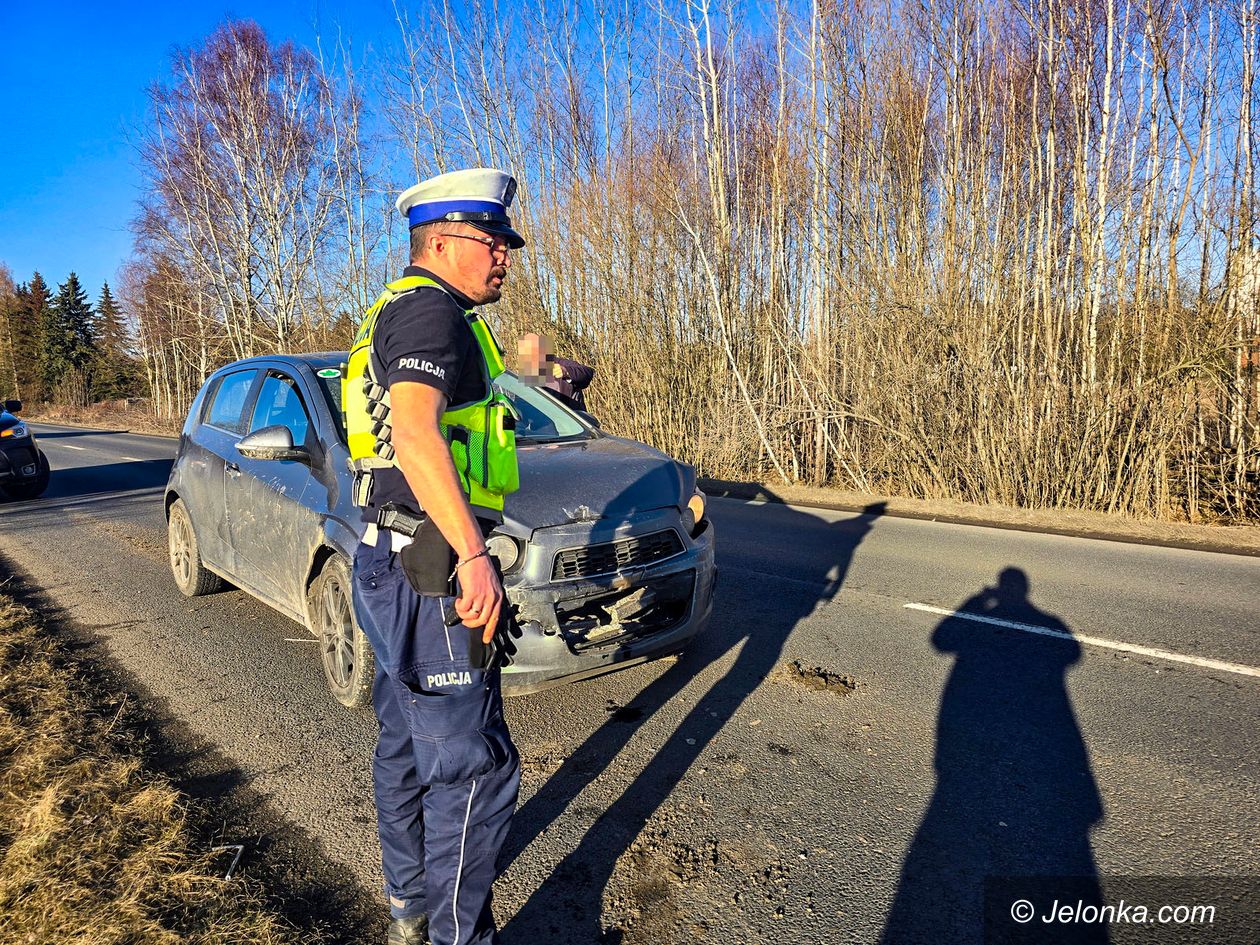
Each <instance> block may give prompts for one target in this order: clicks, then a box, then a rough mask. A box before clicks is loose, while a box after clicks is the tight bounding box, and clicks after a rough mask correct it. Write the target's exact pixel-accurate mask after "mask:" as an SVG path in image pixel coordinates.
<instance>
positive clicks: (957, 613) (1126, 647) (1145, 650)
mask: <svg viewBox="0 0 1260 945" xmlns="http://www.w3.org/2000/svg"><path fill="white" fill-rule="evenodd" d="M904 606H905V608H906V609H907V610H921V611H923V612H924V613H927V614H940V615H941V616H943V617H959V618H961V619H963V620H974V621H975V622H976V623H989V624H993V625H994V626H996V627H1007V628H1008V629H1010V630H1023V631H1024V632H1025V633H1036V634H1039V635H1040V636H1043V637H1055V638H1057V639H1060V640H1076V641H1077V642H1078V643H1086V644H1089V645H1090V646H1101V647H1103V648H1104V649H1108V650H1118V651H1119V652H1121V653H1132V654H1134V655H1135V656H1149V657H1152V658H1154V659H1157V660H1168V661H1169V662H1172V663H1185V664H1186V665H1187V666H1199V667H1201V668H1203V669H1215V670H1218V671H1219V672H1222V673H1237V674H1239V675H1240V676H1255V677H1256V678H1258V679H1260V669H1258V668H1256V667H1255V666H1244V665H1243V664H1242V663H1226V662H1225V661H1223V660H1210V659H1206V658H1204V657H1202V656H1185V655H1184V654H1181V653H1170V652H1168V651H1167V650H1156V649H1153V648H1152V647H1149V646H1138V645H1137V644H1136V643H1118V642H1116V641H1115V640H1104V639H1103V638H1102V637H1090V636H1086V635H1085V634H1083V633H1064V632H1063V631H1062V630H1051V629H1050V628H1049V627H1037V626H1034V625H1032V624H1030V623H1016V622H1015V621H1014V620H999V619H998V618H997V617H983V616H981V615H980V614H969V613H966V612H965V611H961V610H945V609H943V608H941V607H929V606H928V605H927V604H905V605H904Z"/></svg>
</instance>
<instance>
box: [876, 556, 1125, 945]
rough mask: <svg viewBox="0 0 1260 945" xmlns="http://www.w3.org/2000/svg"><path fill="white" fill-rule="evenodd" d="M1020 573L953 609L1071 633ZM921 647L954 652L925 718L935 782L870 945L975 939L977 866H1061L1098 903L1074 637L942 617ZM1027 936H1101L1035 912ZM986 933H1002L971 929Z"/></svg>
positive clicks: (1097, 802) (1099, 810)
mask: <svg viewBox="0 0 1260 945" xmlns="http://www.w3.org/2000/svg"><path fill="white" fill-rule="evenodd" d="M1028 590H1029V581H1028V576H1027V574H1025V573H1024V572H1023V571H1022V570H1020V569H1019V568H1014V567H1008V568H1004V569H1003V570H1002V572H1001V573H1000V574H999V575H998V579H997V583H996V585H995V586H993V587H986V588H984V589H983V590H981V591H980V593H978V594H976V595H974V596H973V597H971V598H969V599H968V600H967V601H966V602H965V603H964V604H963V605H962V606H961V607H960V608H958V612H959V613H960V614H963V613H965V614H975V615H977V616H981V617H985V618H989V619H993V620H1002V621H1007V622H1013V623H1020V624H1027V625H1031V626H1035V627H1044V628H1047V629H1050V630H1053V631H1056V632H1058V633H1060V634H1065V635H1067V636H1069V637H1070V636H1071V630H1070V629H1069V628H1068V627H1067V625H1065V624H1064V623H1063V622H1062V621H1061V620H1059V619H1058V618H1057V617H1055V616H1054V615H1052V614H1048V613H1046V612H1044V611H1041V610H1038V609H1037V608H1036V607H1035V606H1034V605H1033V604H1032V603H1031V601H1029V599H1028ZM932 645H933V646H934V647H935V648H936V649H937V650H938V651H939V652H941V653H943V654H950V655H953V657H954V666H953V669H952V670H951V671H950V675H949V679H948V681H947V682H946V684H945V688H944V691H943V693H942V695H941V705H940V711H939V714H938V716H937V728H936V758H935V767H936V787H935V791H934V793H933V795H932V799H931V802H930V803H929V805H928V808H927V812H926V813H925V814H924V816H923V821H922V823H920V825H919V829H918V831H917V832H916V833H915V836H914V839H913V840H912V841H911V843H910V846H909V849H908V851H907V853H906V858H905V862H904V863H903V865H902V870H901V877H900V881H899V883H898V886H897V892H896V895H895V898H894V900H893V904H892V908H891V909H890V910H889V913H888V917H887V920H886V923H885V926H884V933H883V936H882V938H881V942H883V943H884V945H915V943H920V942H922V943H929V942H930V943H937V942H940V941H942V940H955V941H956V940H964V941H978V940H980V938H981V929H982V925H983V922H984V917H983V908H982V907H983V897H984V886H985V879H986V877H994V878H998V877H1023V876H1072V877H1079V878H1080V881H1079V882H1078V883H1076V884H1075V887H1074V888H1076V889H1078V890H1082V895H1083V896H1084V899H1085V901H1086V903H1087V904H1088V903H1089V901H1090V899H1091V898H1092V899H1093V902H1094V903H1095V904H1097V903H1099V902H1101V891H1100V888H1099V883H1098V870H1097V865H1096V863H1095V861H1094V854H1093V850H1092V848H1091V845H1090V837H1089V834H1090V830H1091V829H1092V828H1093V827H1094V826H1095V825H1096V824H1098V823H1099V822H1101V820H1102V819H1103V805H1102V798H1101V796H1100V794H1099V791H1098V786H1097V784H1096V783H1095V781H1094V776H1093V772H1092V768H1091V765H1090V760H1089V752H1088V750H1087V748H1086V746H1085V741H1084V738H1083V737H1082V735H1081V730H1080V727H1079V726H1078V725H1077V721H1076V713H1075V712H1074V711H1073V708H1072V701H1071V698H1070V697H1069V695H1068V691H1067V685H1066V674H1067V671H1068V669H1069V668H1070V667H1071V666H1072V665H1074V664H1075V663H1077V662H1078V661H1079V660H1080V658H1081V646H1080V644H1079V643H1077V642H1076V641H1075V640H1074V639H1063V638H1053V637H1051V638H1048V637H1046V636H1042V635H1037V636H1034V635H1031V634H1028V633H1025V632H1023V631H1020V630H1017V629H1007V628H1004V627H1001V626H997V625H993V624H989V625H985V624H984V623H982V622H976V621H973V620H968V619H966V618H965V617H962V616H951V617H947V618H946V619H944V620H942V621H941V622H940V624H938V625H937V627H936V629H935V630H934V632H933V633H932ZM1035 931H1036V933H1037V935H1038V936H1039V937H1038V939H1037V940H1038V941H1043V942H1052V941H1059V940H1060V939H1057V938H1055V936H1056V935H1057V934H1064V935H1068V936H1069V937H1068V938H1065V939H1062V940H1063V941H1070V942H1072V943H1082V945H1103V943H1106V942H1108V941H1109V936H1108V932H1107V929H1106V927H1105V926H1099V925H1094V926H1071V927H1059V929H1058V930H1057V931H1056V929H1055V927H1053V926H1046V925H1043V924H1041V923H1040V922H1038V923H1037V928H1036V930H1035ZM985 940H986V941H993V942H996V941H1000V940H1002V939H1000V938H997V939H985Z"/></svg>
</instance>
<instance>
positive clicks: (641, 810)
mask: <svg viewBox="0 0 1260 945" xmlns="http://www.w3.org/2000/svg"><path fill="white" fill-rule="evenodd" d="M883 513H884V504H883V503H873V504H871V505H868V506H867V507H866V508H865V510H864V511H862V512H861V513H860V514H857V515H854V516H852V517H851V518H847V519H843V520H841V521H838V522H834V523H832V524H831V525H830V526H829V531H828V534H827V538H826V539H825V540H824V541H822V542H820V543H819V545H818V553H817V554H814V555H812V556H811V557H810V558H809V563H808V564H807V565H806V566H804V568H803V569H800V570H798V571H796V572H794V574H793V577H792V578H791V579H789V580H784V581H780V582H779V583H778V588H777V591H778V593H777V596H776V597H775V598H774V599H771V600H762V601H758V602H755V603H753V604H751V605H750V606H747V607H741V609H740V610H739V613H738V615H736V616H735V618H734V619H727V620H725V621H723V620H722V619H721V617H720V615H717V614H715V620H714V623H713V624H712V626H711V627H710V628H709V630H708V631H707V632H706V633H705V634H704V635H702V637H701V638H700V639H698V640H697V641H696V642H695V643H694V644H693V645H692V647H691V649H689V650H688V651H687V653H686V654H685V655H684V656H683V657H682V658H681V659H680V660H679V661H678V662H677V663H676V664H675V665H674V666H672V667H670V669H668V670H667V671H666V672H665V673H664V674H663V675H661V676H660V677H658V678H657V679H656V680H654V681H653V682H652V683H650V684H649V685H648V686H647V687H646V688H645V689H644V690H643V691H642V692H640V693H639V695H638V696H637V697H636V698H635V699H634V700H632V702H631V704H630V705H629V706H626V707H623V708H620V709H617V710H616V711H613V712H612V713H611V714H610V716H609V718H608V720H607V721H606V722H605V723H604V724H603V725H601V726H600V727H599V728H598V729H597V730H596V731H595V732H593V733H592V734H591V736H590V737H589V738H587V739H586V741H585V742H584V743H583V744H582V745H581V746H580V747H579V748H578V749H577V750H576V751H574V752H573V753H572V754H571V755H570V756H569V757H568V758H566V759H565V761H564V763H563V764H562V765H561V766H560V768H559V769H558V770H557V771H556V772H555V773H554V774H552V775H551V777H550V778H549V779H548V781H547V783H546V784H545V785H544V786H543V787H542V788H541V789H540V790H539V791H538V793H536V794H535V795H534V796H533V797H531V798H530V799H529V800H528V801H527V802H526V803H525V804H524V805H522V806H521V808H520V810H519V811H518V812H517V814H516V820H515V821H514V823H513V825H512V834H511V836H510V837H509V839H508V843H507V848H506V849H505V851H504V860H505V862H510V861H511V860H512V859H514V858H515V857H516V856H518V855H519V854H520V853H521V852H522V851H523V850H524V849H525V848H526V847H528V846H529V844H530V843H531V842H532V841H533V840H534V838H535V837H537V836H538V835H539V834H541V833H543V832H544V831H546V830H547V829H548V827H549V826H550V825H551V824H552V823H553V822H554V821H556V819H557V818H559V817H560V816H561V814H562V813H563V812H564V810H565V809H566V808H567V807H568V806H569V804H570V803H571V802H572V801H573V800H574V799H575V798H576V797H577V796H578V794H579V793H580V792H581V791H582V790H583V789H584V788H585V787H586V786H587V785H588V784H589V783H590V782H591V781H592V780H594V779H595V778H597V777H598V776H599V775H600V774H601V773H602V772H603V771H605V770H606V769H607V768H608V766H609V765H610V764H611V763H612V761H613V760H614V759H615V758H616V757H617V755H618V754H619V753H620V752H621V751H622V749H623V748H624V747H625V746H626V744H627V743H628V742H629V741H630V740H631V739H632V738H633V737H634V736H635V734H636V732H638V731H639V729H640V728H641V727H642V726H643V725H644V724H645V722H647V721H648V720H649V719H650V718H651V717H652V715H653V714H654V713H655V712H657V710H659V709H660V708H661V707H662V706H663V705H665V704H666V703H668V702H669V701H670V700H671V699H674V698H675V697H676V696H678V695H679V694H680V692H681V691H682V690H683V688H684V687H685V686H686V685H687V684H688V683H690V682H692V681H693V680H694V678H695V677H696V675H697V674H698V673H699V672H700V671H701V670H702V669H703V668H704V666H706V665H707V664H709V663H712V662H714V661H716V660H718V659H720V658H722V657H723V656H724V655H725V654H727V653H728V652H730V651H733V650H735V649H738V650H739V653H738V655H737V656H736V657H735V660H734V662H733V663H732V664H731V666H730V668H729V669H728V670H727V671H726V672H725V673H724V674H723V675H722V677H721V678H720V679H719V680H718V681H717V682H716V683H714V684H713V686H712V687H711V688H710V689H709V690H708V692H706V693H705V694H704V695H702V696H701V697H700V698H699V699H698V700H697V701H696V703H695V704H694V706H693V707H692V708H691V710H690V711H689V712H688V713H687V715H686V717H685V718H684V719H683V721H682V723H681V724H680V725H679V726H678V727H677V729H676V730H675V731H674V732H673V733H672V734H671V735H670V736H669V738H667V739H666V740H665V742H664V743H663V744H662V745H661V746H660V748H659V749H658V750H657V751H656V753H655V754H654V755H653V757H652V759H651V760H650V761H649V762H648V763H647V766H646V767H645V768H644V769H643V770H642V771H641V772H640V773H639V774H638V775H637V776H636V777H635V778H634V780H633V781H631V782H630V783H629V784H628V785H626V787H625V789H624V790H623V791H622V792H621V793H620V795H619V796H618V797H617V798H616V800H615V801H613V803H612V804H611V805H610V806H609V807H608V808H607V809H606V810H604V811H603V813H601V814H600V815H599V817H598V818H597V819H596V821H595V823H594V824H593V825H592V826H591V827H590V829H589V830H588V831H587V833H586V834H585V836H584V837H583V838H582V840H581V842H580V843H579V844H578V846H577V848H576V849H574V850H573V851H572V852H571V853H569V854H568V855H567V856H566V857H565V858H564V859H563V860H562V861H561V862H560V863H559V864H558V865H557V866H556V868H555V869H554V870H553V871H552V873H551V874H550V876H549V877H548V879H547V880H546V881H545V882H544V883H543V884H542V886H541V887H540V888H539V889H538V890H537V891H536V892H535V893H534V895H533V896H532V897H531V898H530V899H529V901H528V902H527V903H526V904H525V905H524V906H523V907H522V908H521V909H520V911H519V912H518V913H517V914H516V915H515V916H513V917H512V918H511V920H510V921H509V922H508V924H507V925H506V927H505V928H504V930H503V938H504V941H505V942H510V943H512V945H516V943H526V942H535V941H557V942H558V941H564V942H589V943H595V942H602V943H618V942H621V941H622V939H623V934H624V930H622V929H605V928H603V927H602V922H601V906H602V896H603V892H604V889H605V887H606V886H607V884H608V881H609V878H610V877H611V876H612V874H613V871H614V869H615V867H616V863H617V860H618V858H619V857H621V855H622V854H623V853H625V852H626V851H627V850H628V849H629V847H630V845H631V843H633V841H634V840H635V838H636V837H638V835H639V834H640V832H641V831H642V830H643V828H644V827H645V825H646V824H647V823H648V821H649V820H650V818H651V817H652V815H653V814H654V813H655V812H656V811H657V809H658V808H660V806H661V805H662V803H664V802H665V801H666V800H667V799H668V798H669V797H670V795H671V793H672V792H673V791H674V789H675V787H676V786H677V785H678V783H679V782H680V781H681V780H682V779H683V778H684V777H685V776H686V774H687V772H688V770H689V769H690V767H691V766H692V764H693V763H694V762H695V761H696V759H697V758H698V757H699V755H700V753H701V752H703V751H704V749H705V747H706V746H707V745H708V744H709V743H710V742H711V741H712V740H713V739H714V737H715V736H716V735H718V733H719V732H720V731H721V730H722V728H723V726H724V725H725V724H726V721H727V719H729V718H730V716H731V715H732V713H734V712H735V711H736V710H737V709H738V708H739V707H740V705H741V704H742V703H743V702H744V700H745V699H747V698H748V696H749V695H750V694H751V693H752V692H753V691H754V690H755V689H756V688H757V687H758V686H760V685H761V684H762V682H764V681H765V680H766V678H767V677H768V676H769V675H770V674H771V673H772V672H773V671H774V670H775V668H776V666H777V665H778V663H779V660H780V658H781V656H782V652H783V644H784V642H785V641H786V640H787V638H788V636H789V635H790V634H791V632H792V630H793V629H794V628H795V627H796V625H797V623H798V622H799V621H801V620H803V619H805V618H806V617H808V616H809V615H810V614H812V613H813V612H814V610H815V609H816V608H817V606H818V605H819V603H820V602H824V601H827V600H829V599H831V598H832V597H834V596H835V594H836V593H837V592H838V591H839V589H840V587H841V585H842V584H843V582H844V579H845V575H846V574H847V572H848V570H849V565H850V564H851V562H852V560H853V554H854V551H855V550H856V549H857V547H858V545H859V544H861V542H862V540H863V539H864V538H865V537H866V535H867V534H868V533H869V532H870V530H871V528H872V527H873V524H874V522H875V520H876V519H877V518H879V517H880V516H881V515H882V514H883ZM777 514H778V516H779V518H778V519H777V520H776V521H777V524H778V526H779V527H786V528H791V527H792V525H791V523H792V521H793V519H792V517H793V516H799V517H800V519H801V522H802V524H805V523H806V522H807V523H808V525H809V526H810V528H811V529H813V530H814V531H817V530H818V529H819V525H820V523H819V520H818V519H817V518H816V517H814V516H810V515H806V514H804V513H797V512H795V511H793V510H791V509H790V508H787V507H784V508H782V509H781V510H780V511H779V512H778V513H777ZM784 516H786V517H787V519H788V521H787V524H786V525H785V524H783V517H784ZM643 913H644V914H643V919H642V920H641V923H640V924H641V925H642V926H643V927H642V928H640V929H636V931H637V932H640V933H642V934H644V935H645V936H646V937H647V938H654V939H655V940H657V941H662V942H664V941H673V940H674V939H673V938H672V937H671V936H672V935H673V934H675V933H674V929H673V928H672V921H673V915H672V910H671V908H670V907H669V904H668V903H664V902H656V903H653V904H652V906H650V907H647V908H645V909H644V910H643Z"/></svg>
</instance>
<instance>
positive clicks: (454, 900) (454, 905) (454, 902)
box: [451, 780, 477, 942]
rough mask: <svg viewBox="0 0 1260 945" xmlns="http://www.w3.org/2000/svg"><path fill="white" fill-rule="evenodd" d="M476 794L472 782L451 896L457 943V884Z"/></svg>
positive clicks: (474, 785)
mask: <svg viewBox="0 0 1260 945" xmlns="http://www.w3.org/2000/svg"><path fill="white" fill-rule="evenodd" d="M476 793H477V782H476V781H475V780H474V781H473V783H472V787H470V788H469V789H468V808H467V810H465V811H464V832H463V834H461V835H460V838H459V867H458V868H457V869H456V870H455V891H454V893H453V894H452V895H451V915H452V916H454V918H455V941H456V942H458V941H459V883H460V880H462V879H463V878H464V845H465V844H466V843H467V842H468V818H469V817H471V816H472V802H473V795H474V794H476Z"/></svg>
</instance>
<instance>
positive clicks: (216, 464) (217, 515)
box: [180, 368, 259, 576]
mask: <svg viewBox="0 0 1260 945" xmlns="http://www.w3.org/2000/svg"><path fill="white" fill-rule="evenodd" d="M258 374H259V370H258V368H245V369H244V370H240V371H230V372H228V373H227V374H223V375H221V376H220V377H218V378H216V379H215V380H213V381H212V382H211V384H212V387H211V388H210V390H208V391H207V392H206V400H205V403H204V405H203V406H202V409H201V412H200V416H199V421H198V423H197V424H196V425H195V426H194V427H193V430H192V433H191V435H190V436H189V442H188V445H187V447H186V451H185V452H186V455H184V456H183V457H181V460H180V462H181V463H182V465H183V466H184V467H185V475H184V476H183V477H182V482H181V488H180V494H181V496H182V498H183V499H184V504H185V505H186V506H187V507H188V514H189V515H190V516H191V518H192V523H193V530H194V531H195V533H196V535H197V544H198V546H199V551H200V553H201V557H202V560H204V561H205V562H206V563H207V564H209V565H210V566H211V567H213V568H215V569H216V570H219V571H221V572H223V573H224V574H226V575H229V576H231V575H232V574H234V573H235V570H236V554H235V551H234V549H233V548H232V541H231V536H230V535H229V534H228V528H227V519H226V517H225V516H224V515H223V503H224V499H225V495H226V490H225V486H226V482H225V479H226V475H225V471H224V470H225V468H226V465H227V463H229V462H235V461H236V459H237V458H238V457H239V456H240V454H239V453H237V452H236V444H237V442H238V441H239V440H240V438H241V435H242V434H243V433H244V432H245V425H246V422H247V418H248V416H249V414H248V413H247V408H248V407H249V405H250V403H251V402H252V398H251V396H250V395H251V393H252V392H253V390H254V386H255V385H254V382H255V380H256V379H257V378H258Z"/></svg>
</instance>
